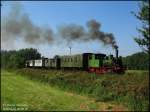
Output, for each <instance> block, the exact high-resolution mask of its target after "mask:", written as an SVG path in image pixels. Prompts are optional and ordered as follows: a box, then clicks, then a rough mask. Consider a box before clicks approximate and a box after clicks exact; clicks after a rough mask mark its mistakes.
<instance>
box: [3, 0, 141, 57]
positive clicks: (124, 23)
mask: <svg viewBox="0 0 150 112" xmlns="http://www.w3.org/2000/svg"><path fill="white" fill-rule="evenodd" d="M12 3H13V2H6V1H5V2H3V3H2V4H3V6H2V9H1V11H2V16H4V15H7V13H8V12H9V6H10V4H12ZM21 4H22V5H23V9H24V12H26V13H28V14H29V17H30V19H31V20H32V21H33V23H34V24H36V25H39V26H43V25H49V26H50V27H51V28H52V29H53V30H54V31H55V32H56V31H57V30H56V29H57V27H58V26H59V25H61V24H65V23H67V24H69V23H75V24H79V25H83V26H86V22H87V21H88V20H90V19H95V20H97V21H98V22H100V23H101V25H102V26H101V30H102V31H104V32H109V33H113V34H114V36H115V37H116V41H117V44H118V46H119V55H122V56H127V55H130V54H133V53H135V52H138V51H141V50H140V48H139V46H138V45H137V44H136V43H135V41H134V39H133V37H135V36H137V35H138V32H137V30H136V28H137V27H139V26H140V24H141V23H140V21H139V20H137V19H136V18H135V17H134V16H133V15H132V14H131V11H134V12H137V11H138V1H120V2H119V1H112V2H111V1H106V2H104V1H100V2H98V1H93V2H89V1H85V2H82V1H78V2H77V1H70V2H65V1H62V2H59V1H50V2H48V1H45V2H35V1H28V2H21ZM18 42H19V41H18V40H16V46H15V47H14V49H19V48H24V47H35V48H37V49H38V50H39V52H40V53H41V54H42V55H44V56H46V57H52V56H54V55H56V54H60V55H65V54H68V53H69V48H68V46H67V45H65V44H64V43H63V42H62V44H59V45H57V44H55V45H48V44H45V45H28V44H26V43H23V42H19V44H18ZM4 49H5V48H4ZM83 52H95V53H98V52H101V53H106V54H110V53H112V54H113V53H114V50H113V49H112V48H111V47H109V46H103V45H102V44H101V43H99V42H98V41H90V42H86V43H84V42H82V43H80V44H79V43H78V42H74V43H73V45H72V54H77V53H83Z"/></svg>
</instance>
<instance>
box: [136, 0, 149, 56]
mask: <svg viewBox="0 0 150 112" xmlns="http://www.w3.org/2000/svg"><path fill="white" fill-rule="evenodd" d="M139 7H140V11H139V12H138V13H137V14H135V13H134V15H135V16H136V18H137V19H139V20H140V21H141V22H142V27H141V28H139V29H137V30H138V32H139V34H140V35H139V36H138V37H135V38H134V40H135V41H136V42H137V43H138V44H139V46H140V47H141V48H142V50H143V51H146V52H147V53H148V52H150V34H149V19H150V17H149V0H146V1H143V2H142V3H141V4H140V6H139Z"/></svg>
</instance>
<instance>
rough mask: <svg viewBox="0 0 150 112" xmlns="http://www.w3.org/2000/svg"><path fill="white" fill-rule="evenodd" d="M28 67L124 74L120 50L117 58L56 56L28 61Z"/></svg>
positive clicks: (81, 55) (100, 55) (102, 55)
mask: <svg viewBox="0 0 150 112" xmlns="http://www.w3.org/2000/svg"><path fill="white" fill-rule="evenodd" d="M26 67H33V68H51V69H52V68H54V69H65V70H68V69H78V70H86V71H89V72H95V73H100V74H102V73H108V72H114V73H124V71H125V69H124V67H123V64H122V58H121V56H120V57H118V48H116V57H114V56H113V55H109V56H106V55H105V54H101V53H99V54H95V53H83V54H76V55H67V56H55V57H54V58H53V59H48V58H42V59H37V60H27V61H26Z"/></svg>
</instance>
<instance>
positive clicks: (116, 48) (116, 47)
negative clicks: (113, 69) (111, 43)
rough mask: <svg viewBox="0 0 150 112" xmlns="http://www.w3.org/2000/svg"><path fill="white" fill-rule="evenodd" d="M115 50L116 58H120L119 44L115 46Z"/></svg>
mask: <svg viewBox="0 0 150 112" xmlns="http://www.w3.org/2000/svg"><path fill="white" fill-rule="evenodd" d="M115 50H116V58H118V46H115Z"/></svg>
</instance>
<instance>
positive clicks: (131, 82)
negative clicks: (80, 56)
mask: <svg viewBox="0 0 150 112" xmlns="http://www.w3.org/2000/svg"><path fill="white" fill-rule="evenodd" d="M1 85H2V88H1V93H2V94H1V104H27V105H28V109H29V110H38V111H39V110H51V111H52V110H71V111H73V110H78V111H80V110H114V111H115V110H122V111H124V110H130V111H131V110H138V111H146V110H148V109H149V87H148V86H149V72H148V71H137V70H132V71H131V70H130V71H127V72H126V73H125V74H102V75H100V74H94V73H88V72H85V71H64V70H46V69H29V68H24V69H20V70H7V71H6V70H2V72H1ZM2 108H3V107H2Z"/></svg>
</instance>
